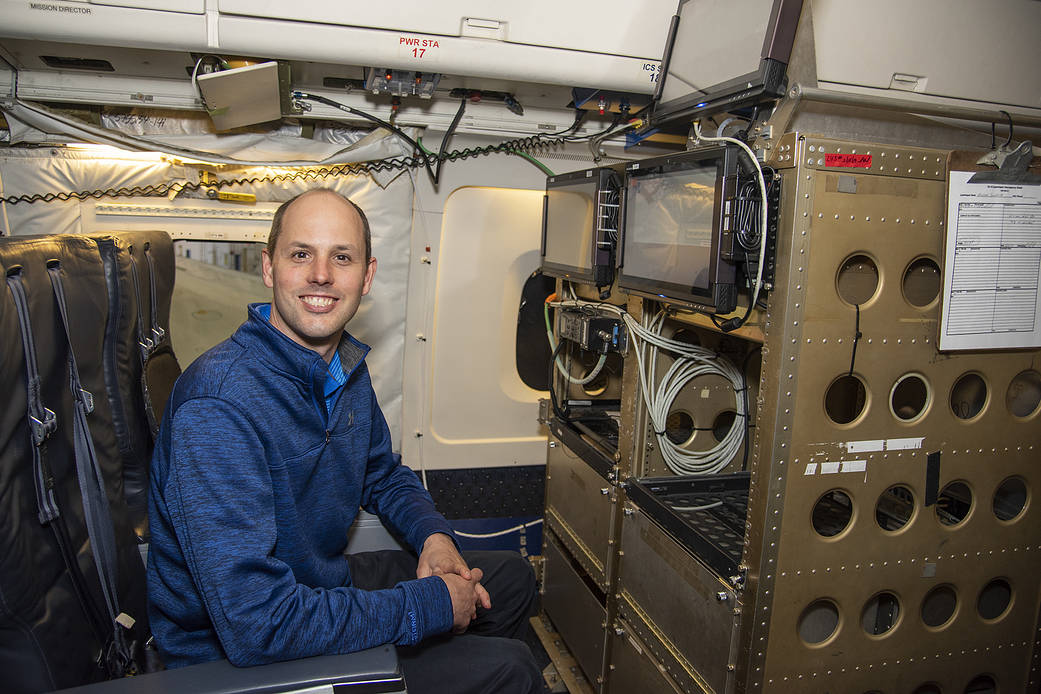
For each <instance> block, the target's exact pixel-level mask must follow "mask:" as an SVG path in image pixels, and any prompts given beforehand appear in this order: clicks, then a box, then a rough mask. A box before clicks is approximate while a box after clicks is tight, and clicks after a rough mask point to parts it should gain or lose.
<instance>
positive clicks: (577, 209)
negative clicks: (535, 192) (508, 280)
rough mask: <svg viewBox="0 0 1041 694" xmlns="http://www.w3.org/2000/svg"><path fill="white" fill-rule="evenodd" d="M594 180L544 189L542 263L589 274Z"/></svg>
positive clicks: (590, 266)
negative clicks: (544, 221)
mask: <svg viewBox="0 0 1041 694" xmlns="http://www.w3.org/2000/svg"><path fill="white" fill-rule="evenodd" d="M598 182H599V179H598V178H596V177H593V178H589V179H586V180H583V181H578V182H574V183H571V184H569V185H564V186H559V187H547V190H546V198H547V201H546V241H545V249H544V250H545V253H544V256H545V257H544V259H543V261H544V263H547V264H549V265H550V266H551V267H552V268H556V269H558V270H565V269H567V268H573V269H574V270H575V271H576V272H578V273H582V272H591V271H592V268H593V253H592V248H593V228H594V227H593V224H594V219H593V217H594V215H595V210H596V192H597V183H598Z"/></svg>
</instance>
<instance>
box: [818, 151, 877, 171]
mask: <svg viewBox="0 0 1041 694" xmlns="http://www.w3.org/2000/svg"><path fill="white" fill-rule="evenodd" d="M824 165H825V166H840V167H843V168H846V169H870V168H871V155H870V154H838V153H832V154H825V155H824Z"/></svg>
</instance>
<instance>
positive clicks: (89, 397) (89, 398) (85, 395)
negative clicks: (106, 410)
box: [80, 388, 94, 414]
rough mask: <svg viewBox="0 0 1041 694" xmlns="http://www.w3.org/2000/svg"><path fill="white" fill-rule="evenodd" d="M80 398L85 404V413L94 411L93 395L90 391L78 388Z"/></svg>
mask: <svg viewBox="0 0 1041 694" xmlns="http://www.w3.org/2000/svg"><path fill="white" fill-rule="evenodd" d="M80 400H82V401H83V404H84V405H86V407H87V414H90V413H91V412H93V411H94V395H93V394H92V393H90V392H88V391H85V390H83V389H82V388H80Z"/></svg>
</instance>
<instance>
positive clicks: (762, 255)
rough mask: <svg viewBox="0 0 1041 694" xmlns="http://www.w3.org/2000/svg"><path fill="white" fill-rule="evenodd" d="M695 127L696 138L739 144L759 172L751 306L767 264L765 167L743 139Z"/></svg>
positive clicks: (757, 295) (696, 123) (761, 283)
mask: <svg viewBox="0 0 1041 694" xmlns="http://www.w3.org/2000/svg"><path fill="white" fill-rule="evenodd" d="M693 127H694V137H695V139H697V140H699V141H705V142H727V143H730V144H733V145H737V146H738V147H740V148H741V149H742V150H743V151H744V152H745V154H747V155H748V158H749V160H750V161H751V162H752V165H753V166H755V170H756V173H757V174H758V181H759V199H760V200H761V201H762V204H760V206H759V208H760V210H759V211H760V223H759V228H760V229H761V239H760V242H759V267H758V268H756V276H755V290H754V291H753V293H752V296H750V297H749V299H748V301H749V305H750V306H755V305H756V303H757V302H758V301H759V293H760V292H761V291H762V288H763V268H764V267H765V265H766V245H767V226H766V225H767V207H769V205H768V203H767V201H768V198H767V196H766V177H765V175H764V174H763V167H762V166H761V165H760V164H759V160H758V159H757V158H756V156H755V152H753V151H752V149H751V148H750V147H749V146H748V145H746V144H745V143H744V142H742V141H741V140H738V139H737V138H734V137H708V136H706V135H702V134H701V126H700V125H699V124H698V122H697V121H694V125H693ZM731 320H733V319H731ZM728 324H729V323H728V322H727V321H724V323H723V325H728ZM737 325H740V323H738V324H737ZM718 327H720V329H724V328H722V326H718ZM735 327H736V326H735ZM730 329H731V330H733V329H734V328H730Z"/></svg>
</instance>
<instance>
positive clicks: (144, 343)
mask: <svg viewBox="0 0 1041 694" xmlns="http://www.w3.org/2000/svg"><path fill="white" fill-rule="evenodd" d="M150 248H151V244H148V243H145V245H144V251H145V260H146V261H147V262H148V275H149V289H150V292H149V293H150V294H151V297H150V305H151V311H152V314H151V316H150V318H151V321H152V324H151V327H150V329H149V334H150V335H151V337H147V336H146V335H145V317H144V313H142V311H141V285H140V283H139V282H138V274H137V260H136V259H135V258H134V249H133V246H131V247H130V248H129V249H128V252H129V254H130V276H131V278H132V279H133V282H134V300H135V303H136V304H137V344H138V347H139V349H138V355H139V356H140V357H141V383H140V385H141V398H142V402H143V403H144V406H145V418H146V419H147V420H148V432H149V434H151V436H152V441H155V439H156V437H157V436H158V435H159V420H158V418H157V417H156V416H155V408H154V407H153V406H152V393H151V392H150V391H149V390H148V360H149V359H151V357H152V354H153V353H154V352H155V350H156V348H157V347H159V343H160V342H162V340H163V338H164V337H166V331H165V330H163V329H162V328H160V327H159V319H158V318H157V317H156V314H157V311H156V305H157V301H156V298H155V265H154V264H153V262H152V253H151V250H150Z"/></svg>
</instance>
